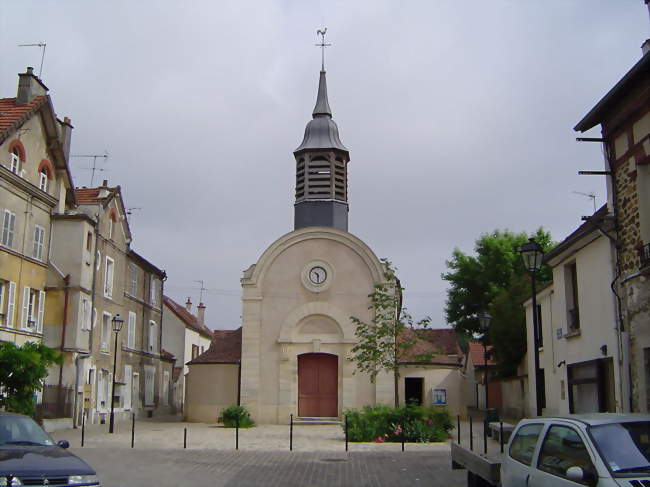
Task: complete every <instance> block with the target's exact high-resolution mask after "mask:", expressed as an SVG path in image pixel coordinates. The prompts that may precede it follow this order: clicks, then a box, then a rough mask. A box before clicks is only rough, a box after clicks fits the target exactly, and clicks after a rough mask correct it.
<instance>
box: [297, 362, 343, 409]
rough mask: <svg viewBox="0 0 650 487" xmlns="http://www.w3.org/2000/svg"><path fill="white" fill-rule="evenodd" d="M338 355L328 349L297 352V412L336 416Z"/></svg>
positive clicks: (337, 402)
mask: <svg viewBox="0 0 650 487" xmlns="http://www.w3.org/2000/svg"><path fill="white" fill-rule="evenodd" d="M338 389H339V372H338V357H337V356H336V355H330V354H328V353H305V354H302V355H298V416H302V417H329V418H333V417H337V416H338V404H339V397H338Z"/></svg>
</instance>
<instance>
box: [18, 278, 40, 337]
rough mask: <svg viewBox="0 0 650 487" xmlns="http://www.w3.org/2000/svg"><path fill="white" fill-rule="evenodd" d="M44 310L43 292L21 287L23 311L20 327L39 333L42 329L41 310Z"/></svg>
mask: <svg viewBox="0 0 650 487" xmlns="http://www.w3.org/2000/svg"><path fill="white" fill-rule="evenodd" d="M44 310H45V292H43V291H39V290H38V289H32V288H30V287H29V286H25V287H24V288H23V312H22V316H21V328H22V329H24V330H29V331H35V332H38V333H41V332H42V331H43V312H44Z"/></svg>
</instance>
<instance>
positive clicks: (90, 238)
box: [86, 232, 93, 252]
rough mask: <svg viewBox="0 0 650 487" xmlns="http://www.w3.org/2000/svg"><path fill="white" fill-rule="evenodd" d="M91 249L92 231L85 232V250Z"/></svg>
mask: <svg viewBox="0 0 650 487" xmlns="http://www.w3.org/2000/svg"><path fill="white" fill-rule="evenodd" d="M92 249H93V232H88V233H87V234H86V250H87V251H88V252H90V251H91V250H92Z"/></svg>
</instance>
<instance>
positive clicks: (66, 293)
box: [57, 274, 76, 416]
mask: <svg viewBox="0 0 650 487" xmlns="http://www.w3.org/2000/svg"><path fill="white" fill-rule="evenodd" d="M63 283H64V284H65V288H64V290H63V293H64V298H63V323H62V324H61V345H60V346H59V350H60V351H61V355H63V357H64V360H63V362H65V329H66V327H67V325H68V297H69V294H70V274H67V275H66V276H65V277H64V278H63ZM63 362H62V363H61V365H59V391H58V398H57V403H58V406H59V407H58V409H59V415H61V416H62V415H63V412H64V410H65V407H64V404H63ZM75 394H76V392H75Z"/></svg>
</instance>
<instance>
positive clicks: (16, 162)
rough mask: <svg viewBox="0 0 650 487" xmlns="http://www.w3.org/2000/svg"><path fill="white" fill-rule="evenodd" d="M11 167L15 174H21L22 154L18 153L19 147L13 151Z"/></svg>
mask: <svg viewBox="0 0 650 487" xmlns="http://www.w3.org/2000/svg"><path fill="white" fill-rule="evenodd" d="M9 169H10V170H11V172H12V173H14V174H20V155H19V154H18V149H14V150H13V151H12V152H11V162H10V165H9Z"/></svg>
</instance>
